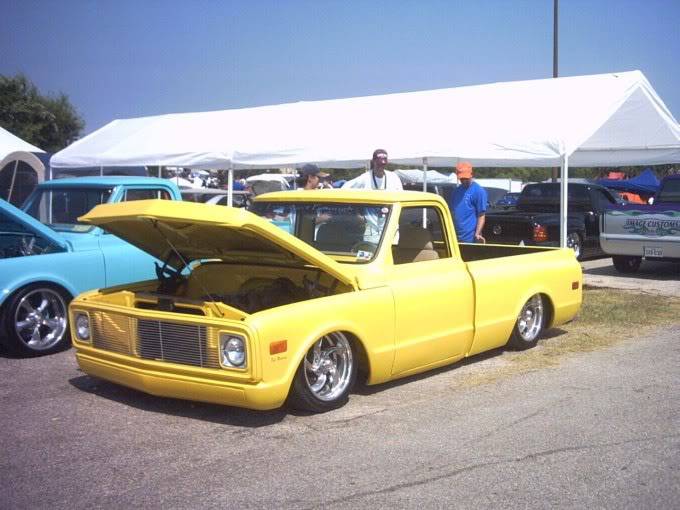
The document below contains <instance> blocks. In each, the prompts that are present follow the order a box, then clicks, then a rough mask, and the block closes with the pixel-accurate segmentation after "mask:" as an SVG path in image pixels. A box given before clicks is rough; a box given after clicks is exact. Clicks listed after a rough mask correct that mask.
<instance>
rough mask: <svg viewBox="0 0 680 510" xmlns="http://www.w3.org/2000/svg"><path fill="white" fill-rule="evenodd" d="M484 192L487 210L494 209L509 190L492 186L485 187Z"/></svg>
mask: <svg viewBox="0 0 680 510" xmlns="http://www.w3.org/2000/svg"><path fill="white" fill-rule="evenodd" d="M484 190H485V191H486V199H487V203H486V207H487V209H492V208H493V207H494V206H495V204H496V202H498V201H499V200H500V199H501V198H503V197H504V196H505V195H506V193H507V190H504V189H503V188H494V187H491V186H484Z"/></svg>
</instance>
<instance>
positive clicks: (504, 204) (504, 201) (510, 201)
mask: <svg viewBox="0 0 680 510" xmlns="http://www.w3.org/2000/svg"><path fill="white" fill-rule="evenodd" d="M519 195H520V193H514V192H513V193H506V194H505V195H503V197H501V198H500V199H499V200H497V201H496V203H495V204H494V207H495V208H497V209H512V208H513V207H515V206H516V205H517V200H518V199H519Z"/></svg>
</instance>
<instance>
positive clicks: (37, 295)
mask: <svg viewBox="0 0 680 510" xmlns="http://www.w3.org/2000/svg"><path fill="white" fill-rule="evenodd" d="M146 198H164V199H173V200H179V199H180V194H179V189H178V188H177V186H176V185H175V184H174V183H172V182H170V181H167V180H165V179H156V178H151V177H81V178H74V179H58V180H53V181H46V182H43V183H41V184H39V185H38V186H37V187H36V189H35V190H34V191H33V193H32V194H31V195H30V196H29V197H28V198H27V199H26V202H25V203H24V205H23V210H20V209H18V208H16V207H14V206H12V205H11V204H9V203H7V202H5V201H3V200H0V289H2V291H1V292H0V342H1V343H2V345H3V346H4V347H5V348H6V349H7V350H9V351H10V352H12V353H15V354H19V355H38V354H48V353H51V352H55V351H57V350H60V349H62V348H63V347H65V346H66V345H68V342H69V333H68V331H69V329H68V327H69V324H68V315H67V307H68V304H69V302H70V301H71V299H72V298H73V296H76V295H77V294H79V293H81V292H83V291H85V290H88V289H94V288H99V287H111V286H114V285H118V284H122V283H128V282H130V281H139V280H145V279H149V278H153V277H155V269H154V258H153V257H152V256H150V255H149V254H147V253H145V252H143V251H141V250H139V249H138V248H135V247H134V246H132V245H130V244H128V243H126V242H125V241H123V240H122V239H120V238H118V237H116V236H115V235H111V234H109V233H107V232H104V231H103V230H102V229H100V228H98V227H94V226H92V225H88V224H84V223H81V222H80V221H79V220H78V218H79V217H80V216H82V215H83V214H85V213H87V212H88V211H89V210H90V209H92V207H94V206H95V205H97V204H101V203H112V202H125V201H132V200H141V199H146Z"/></svg>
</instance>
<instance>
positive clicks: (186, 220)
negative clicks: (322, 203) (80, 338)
mask: <svg viewBox="0 0 680 510" xmlns="http://www.w3.org/2000/svg"><path fill="white" fill-rule="evenodd" d="M79 221H82V222H85V223H90V224H92V225H97V226H100V227H102V228H103V229H104V230H106V231H108V232H111V233H112V234H115V235H116V236H118V237H120V238H122V239H124V240H126V241H127V242H129V243H130V244H133V245H135V246H137V247H138V248H140V249H142V250H144V251H145V252H147V253H149V254H151V255H153V256H154V257H156V258H158V259H160V260H164V261H168V265H170V266H171V267H173V268H174V269H182V268H183V266H184V263H189V262H191V261H194V260H210V259H221V260H224V261H226V262H235V263H246V264H258V263H261V264H274V265H285V266H292V267H304V266H308V265H313V266H316V267H318V268H320V269H322V270H323V271H324V272H326V273H328V274H329V275H331V276H333V277H334V278H336V279H338V280H340V281H341V282H342V283H345V284H347V285H349V286H351V287H353V288H356V282H355V280H354V278H353V277H352V275H351V273H350V272H349V271H346V270H345V269H344V268H343V267H342V265H341V264H339V263H337V262H336V261H334V260H333V259H332V258H330V257H328V256H327V255H324V254H323V253H321V252H320V251H318V250H316V249H314V248H313V247H311V246H310V245H308V244H307V243H305V242H303V241H300V240H299V239H297V238H296V237H294V236H292V235H290V234H288V233H286V232H284V231H283V230H282V229H280V228H278V227H276V226H275V225H273V224H271V223H270V222H268V221H267V220H265V219H263V218H260V217H259V216H257V215H255V214H253V213H251V212H248V211H246V210H245V209H237V208H232V207H212V206H210V205H206V204H197V203H191V202H179V201H172V200H139V201H134V202H122V203H118V204H102V205H98V206H97V207H95V208H94V209H92V210H91V211H90V212H89V213H87V214H86V215H85V216H81V217H80V218H79ZM175 251H176V252H179V254H180V255H181V257H182V259H183V260H179V259H178V257H177V256H176V253H175Z"/></svg>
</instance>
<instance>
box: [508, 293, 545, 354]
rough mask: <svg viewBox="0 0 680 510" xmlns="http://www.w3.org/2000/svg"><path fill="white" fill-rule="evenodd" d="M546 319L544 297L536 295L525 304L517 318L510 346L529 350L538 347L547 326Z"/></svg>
mask: <svg viewBox="0 0 680 510" xmlns="http://www.w3.org/2000/svg"><path fill="white" fill-rule="evenodd" d="M545 317H546V308H545V303H544V300H543V297H542V296H541V295H540V294H534V295H533V296H531V297H530V298H529V300H528V301H527V302H526V303H524V306H523V307H522V310H520V312H519V315H518V316H517V322H516V323H515V329H514V330H513V332H512V336H511V337H510V342H509V345H510V346H511V347H513V348H515V349H528V348H529V347H533V346H534V345H536V342H538V337H539V336H540V334H541V332H542V331H543V327H544V325H545Z"/></svg>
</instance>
